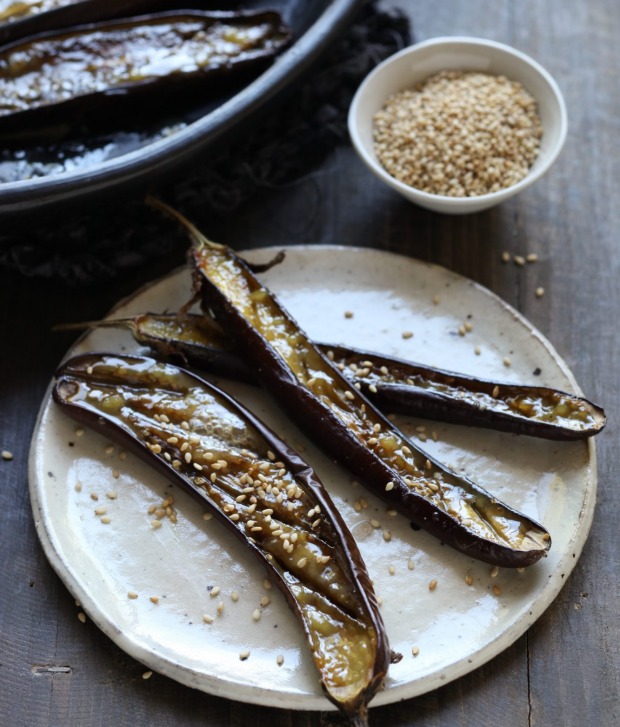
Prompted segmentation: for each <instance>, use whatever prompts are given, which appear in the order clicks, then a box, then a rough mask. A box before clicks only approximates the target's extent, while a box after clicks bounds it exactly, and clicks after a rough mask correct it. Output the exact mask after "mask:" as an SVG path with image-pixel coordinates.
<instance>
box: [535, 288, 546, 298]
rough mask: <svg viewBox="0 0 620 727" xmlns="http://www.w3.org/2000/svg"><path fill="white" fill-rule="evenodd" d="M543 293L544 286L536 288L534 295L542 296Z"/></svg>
mask: <svg viewBox="0 0 620 727" xmlns="http://www.w3.org/2000/svg"><path fill="white" fill-rule="evenodd" d="M544 294H545V289H544V288H536V293H535V295H536V297H537V298H542V297H543V295H544Z"/></svg>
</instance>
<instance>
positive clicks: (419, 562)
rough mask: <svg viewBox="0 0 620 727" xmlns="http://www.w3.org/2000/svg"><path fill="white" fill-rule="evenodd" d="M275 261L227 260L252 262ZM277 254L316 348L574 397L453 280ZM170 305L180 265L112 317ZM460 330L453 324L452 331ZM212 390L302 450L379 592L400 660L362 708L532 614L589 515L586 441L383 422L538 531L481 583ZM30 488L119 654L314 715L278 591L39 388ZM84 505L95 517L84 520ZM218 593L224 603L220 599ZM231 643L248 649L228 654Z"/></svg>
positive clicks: (558, 365)
mask: <svg viewBox="0 0 620 727" xmlns="http://www.w3.org/2000/svg"><path fill="white" fill-rule="evenodd" d="M276 252H277V250H275V249H262V250H254V251H251V252H249V253H247V256H248V258H249V259H250V260H252V261H253V262H265V261H267V260H269V259H270V258H271V257H272V256H273V255H274V254H275V253H276ZM286 252H287V254H286V258H285V260H284V262H283V263H282V264H280V265H278V266H276V267H274V268H272V269H271V270H270V271H269V272H267V273H266V274H264V276H262V277H263V279H264V280H265V282H266V284H267V285H268V286H269V287H271V289H272V290H274V291H276V292H277V293H278V295H279V297H280V299H281V301H282V302H283V303H284V305H285V306H286V307H287V308H288V309H289V310H290V312H291V313H292V314H293V316H294V317H295V318H296V319H297V320H298V321H299V322H300V324H301V325H302V326H303V327H304V328H305V329H306V331H307V332H308V333H309V334H310V335H311V336H312V337H314V338H316V339H318V340H322V341H331V342H334V343H346V344H349V345H354V346H357V347H360V348H366V349H368V350H375V351H380V352H383V353H385V354H393V355H397V356H400V357H402V358H407V359H412V360H417V361H420V362H422V363H426V364H432V365H435V366H439V367H441V368H451V369H455V370H456V369H458V370H460V371H464V372H467V373H470V374H477V375H479V376H481V377H484V378H494V379H498V380H507V381H512V382H518V383H527V382H532V381H535V382H536V383H538V384H541V385H549V386H553V387H556V388H561V389H565V390H570V391H573V392H577V393H579V389H578V387H577V385H576V383H575V381H574V379H573V377H572V375H571V373H570V371H569V370H568V368H567V367H566V365H565V364H564V363H563V361H562V360H561V359H560V357H559V356H558V354H557V353H556V352H555V351H554V349H553V348H552V346H551V345H550V344H549V343H548V342H547V341H546V340H545V339H544V338H543V337H542V336H541V335H540V333H538V332H537V331H536V330H535V329H534V328H533V327H532V326H531V325H530V324H529V323H528V322H527V321H525V320H524V319H523V318H522V316H520V315H519V314H518V313H517V312H516V311H514V310H513V309H511V308H510V307H509V306H508V305H506V304H505V303H504V302H502V301H501V300H500V299H499V298H497V297H496V296H495V295H493V294H492V293H490V292H489V291H488V290H486V289H484V288H482V287H480V286H479V285H476V284H475V283H473V282H471V281H469V280H466V279H464V278H462V277H459V276H458V275H455V274H453V273H451V272H449V271H447V270H445V269H443V268H440V267H437V266H434V265H430V264H426V263H422V262H419V261H416V260H413V259H410V258H406V257H401V256H397V255H392V254H389V253H385V252H379V251H375V250H363V249H354V248H338V247H312V246H310V247H294V248H290V249H288V250H287V251H286ZM189 297H190V275H189V272H188V271H187V270H180V271H177V272H174V273H172V274H171V275H169V276H168V277H166V278H164V279H162V280H159V281H157V282H155V283H153V284H151V285H150V286H147V287H146V288H144V289H142V290H140V291H138V292H137V293H136V294H135V295H134V296H133V297H131V298H130V299H128V300H126V301H124V302H123V303H122V304H120V305H119V307H117V308H116V310H115V311H114V312H113V316H114V317H118V316H126V315H130V314H132V313H140V312H144V311H164V310H175V309H177V308H178V307H179V306H181V305H182V304H183V303H185V302H186V301H187V299H188V298H189ZM466 321H468V322H469V323H470V324H471V326H468V328H471V331H469V332H467V333H466V334H465V335H460V334H459V328H461V327H462V326H463V324H464V323H465V322H466ZM409 333H413V335H412V336H409V335H408V334H409ZM403 334H404V335H403ZM87 350H108V351H110V350H111V351H117V352H118V351H129V352H134V351H141V350H142V349H141V348H140V347H139V346H138V345H137V344H135V342H134V341H133V339H132V338H131V337H130V336H129V334H128V333H127V332H124V331H118V330H114V329H100V330H96V331H93V332H92V333H90V334H88V335H86V336H85V337H84V338H83V339H82V340H81V341H80V343H79V344H78V345H77V346H76V347H75V349H74V350H73V351H71V353H77V352H82V351H87ZM507 358H509V359H510V362H511V364H510V366H506V364H505V362H504V361H505V359H507ZM220 383H221V385H222V386H223V387H224V388H226V389H227V390H228V391H230V392H232V393H233V394H234V395H236V396H237V397H238V398H239V399H240V400H242V401H243V402H244V403H245V404H246V405H247V406H249V407H250V408H251V409H253V410H254V411H255V412H256V413H257V414H258V415H259V416H260V417H261V418H263V419H264V420H266V421H267V423H268V424H270V425H271V426H272V428H273V429H274V430H275V431H276V432H277V433H278V434H279V435H280V436H282V437H283V438H284V439H285V440H287V441H288V442H289V443H291V444H292V445H293V446H295V447H296V448H298V449H299V450H301V451H302V452H303V453H304V456H305V457H306V458H307V460H308V461H309V462H310V463H311V464H312V465H313V466H314V468H315V469H316V471H317V473H318V474H319V476H320V478H321V479H322V481H323V483H324V484H325V485H326V487H327V488H328V490H329V491H330V493H331V495H332V497H333V499H334V500H335V502H336V503H337V505H338V506H339V508H340V510H341V512H342V514H343V516H344V518H345V520H346V521H347V523H348V525H349V527H350V528H351V530H352V532H353V534H354V535H355V538H356V540H357V542H358V544H359V546H360V549H361V551H362V555H363V556H364V558H365V561H366V564H367V566H368V570H369V572H370V576H371V578H373V580H374V583H375V588H376V590H377V593H378V595H379V596H380V598H381V599H382V613H383V617H384V620H385V624H386V627H387V631H388V635H389V638H390V642H391V645H392V648H393V649H394V650H396V651H399V652H401V653H402V654H403V659H402V660H401V661H400V662H399V663H398V664H394V665H393V666H391V667H390V671H389V675H388V678H387V681H386V684H385V689H384V690H383V691H382V692H380V693H379V694H378V695H377V696H376V698H375V700H374V702H373V704H377V705H379V704H386V703H389V702H395V701H398V700H402V699H406V698H409V697H413V696H416V695H419V694H422V693H424V692H427V691H429V690H432V689H435V688H436V687H438V686H440V685H442V684H445V683H447V682H448V681H450V680H452V679H455V678H456V677H459V676H461V675H463V674H465V673H467V672H469V671H471V670H473V669H475V668H476V667H478V666H480V665H481V664H483V663H484V662H486V661H487V660H488V659H490V658H491V657H493V656H495V655H496V654H498V653H499V652H501V651H502V650H503V649H505V648H507V647H508V646H509V645H510V644H512V643H513V642H514V641H515V640H516V639H517V638H518V637H519V636H520V635H521V634H522V633H523V632H524V631H525V630H526V629H527V628H528V627H529V626H530V625H531V624H532V623H533V622H534V621H535V620H536V618H537V617H538V616H540V615H541V613H542V612H543V611H544V610H545V609H546V608H547V606H548V605H549V604H550V603H551V601H552V600H553V599H554V598H555V596H556V595H557V593H558V591H559V590H560V588H561V587H562V584H563V583H564V581H565V579H566V577H567V576H568V574H569V573H570V571H571V570H572V568H573V567H574V565H575V563H576V562H577V558H578V556H579V554H580V552H581V548H582V546H583V543H584V541H585V539H586V536H587V533H588V530H589V527H590V523H591V519H592V514H593V508H594V503H595V493H596V459H595V449H594V444H593V443H592V442H591V441H590V442H549V441H542V440H536V439H532V438H530V437H524V436H517V435H508V434H502V433H495V432H489V431H486V430H476V429H472V428H466V427H459V426H454V425H448V424H435V423H432V422H423V421H420V420H414V419H408V418H405V417H398V418H397V423H398V424H399V425H400V426H401V427H402V429H403V431H404V432H405V433H406V434H408V435H409V436H410V437H411V439H412V440H414V441H415V442H416V443H417V444H418V445H420V446H421V447H423V448H426V449H427V450H428V451H429V452H431V453H432V454H433V455H434V456H435V457H437V458H438V459H440V460H441V461H443V462H445V463H446V464H448V465H449V466H450V467H452V468H453V469H455V470H456V471H459V472H463V473H465V474H467V475H468V476H469V477H470V478H472V479H474V480H476V481H478V482H479V483H480V484H482V485H483V486H485V487H486V488H487V489H488V490H489V491H490V492H492V493H493V494H496V495H497V496H498V497H499V498H500V499H503V500H505V501H506V502H508V503H510V504H512V505H513V506H516V507H517V508H518V509H520V510H522V511H524V512H525V513H526V514H527V515H529V516H531V517H533V518H534V519H536V520H539V521H540V522H542V523H543V524H544V525H545V526H546V527H547V528H548V529H549V531H550V532H551V536H552V540H553V544H552V547H551V551H550V553H549V556H548V557H547V558H545V559H544V560H543V561H542V562H539V563H537V564H536V565H534V566H532V567H530V568H528V569H526V570H524V571H522V572H518V571H515V570H508V569H502V570H500V571H499V572H495V571H494V570H493V569H491V568H490V567H489V566H488V565H485V564H482V563H478V562H476V561H474V560H472V559H470V558H468V557H466V556H464V555H462V554H460V553H457V552H455V551H453V550H451V549H450V548H449V547H447V546H442V544H441V543H439V542H438V541H437V540H434V539H433V538H432V537H430V536H429V535H427V534H426V533H425V532H423V531H414V530H413V529H412V528H411V527H410V525H409V523H408V522H407V520H406V519H405V518H403V517H402V516H400V515H399V516H393V515H391V514H390V513H389V512H387V511H386V507H385V505H384V504H383V503H382V502H381V501H379V500H378V499H376V498H375V497H374V496H373V495H371V494H369V493H368V492H367V491H366V490H365V489H364V488H363V487H362V485H360V484H358V483H356V482H354V481H352V478H351V476H350V475H349V474H348V473H347V472H346V471H344V470H343V469H341V468H339V467H337V466H336V465H334V464H333V463H332V462H330V460H329V459H328V458H326V457H325V456H324V455H323V454H322V453H321V452H320V451H318V450H317V449H316V448H315V447H314V446H313V445H312V444H311V443H310V442H308V441H307V440H306V439H305V437H304V436H303V435H302V434H301V433H300V431H299V430H297V429H296V428H295V427H294V426H293V425H292V424H291V423H289V422H288V421H287V420H286V419H285V418H284V416H283V414H282V413H281V412H280V411H279V410H278V409H276V407H275V406H274V404H273V403H272V402H271V401H270V399H269V397H268V396H267V395H266V394H264V393H263V392H261V391H260V390H258V389H254V388H252V387H250V386H247V385H241V384H233V383H231V382H227V381H221V382H220ZM30 492H31V499H32V505H33V510H34V516H35V520H36V526H37V531H38V534H39V537H40V539H41V542H42V543H43V547H44V549H45V552H46V554H47V556H48V558H49V560H50V562H51V563H52V565H53V567H54V568H55V569H56V571H57V572H58V574H59V575H60V577H61V578H62V579H63V581H64V582H65V584H66V585H67V587H68V588H69V590H70V591H71V593H72V594H73V596H74V597H75V598H76V599H78V600H79V602H80V603H81V607H82V608H83V609H84V611H85V612H86V613H87V614H88V616H89V617H90V618H91V619H92V620H93V621H94V622H95V623H96V624H97V625H98V626H99V628H101V629H102V630H103V631H104V632H105V633H106V634H107V635H108V636H109V637H110V638H111V639H113V640H114V641H115V642H116V643H117V644H118V645H119V646H120V647H121V648H123V649H124V650H125V651H126V652H128V653H129V654H131V655H132V656H133V657H135V658H136V659H138V660H139V661H141V662H143V663H144V664H146V665H148V666H149V667H150V668H151V669H154V670H156V671H158V672H161V673H163V674H166V675H167V676H169V677H172V678H173V679H176V680H177V681H179V682H182V683H184V684H187V685H189V686H192V687H196V688H198V689H202V690H204V691H206V692H209V693H212V694H217V695H220V696H224V697H228V698H231V699H243V700H244V701H248V702H252V703H258V704H265V705H273V706H278V707H284V708H289V709H329V708H330V705H329V703H328V702H327V700H326V699H325V698H324V697H323V696H322V694H321V692H320V689H319V684H318V679H317V675H316V673H315V671H314V667H313V665H312V662H311V659H310V657H309V654H308V652H307V648H306V645H305V642H304V639H303V637H302V634H301V633H300V629H299V628H298V624H297V622H296V620H295V619H294V617H293V616H292V614H291V613H290V612H289V610H288V608H287V606H286V604H285V602H284V599H283V598H282V597H281V595H280V593H279V592H278V591H277V590H276V589H273V590H271V589H269V590H266V588H265V584H264V579H265V572H263V571H262V570H261V568H260V566H259V565H258V564H257V562H256V561H255V559H254V558H253V557H251V556H250V554H249V552H246V551H245V550H244V549H243V547H242V545H241V544H239V543H238V542H237V540H236V538H232V537H230V536H229V534H228V533H227V532H225V530H224V529H223V528H222V527H221V526H220V525H219V524H217V523H216V522H215V521H214V520H205V519H203V510H202V509H201V507H200V506H199V505H198V504H197V503H196V502H195V501H194V500H192V499H191V498H190V497H189V496H185V494H184V493H183V492H181V491H180V490H178V488H176V487H173V486H171V485H170V484H168V483H167V482H166V481H165V480H164V479H163V478H161V477H160V476H159V475H158V474H157V473H155V472H154V471H152V470H151V469H149V468H148V467H147V466H146V465H145V464H143V463H142V462H139V461H137V460H136V459H134V458H132V457H129V456H128V457H125V455H124V453H122V452H121V451H120V450H119V449H118V447H112V446H110V445H109V443H108V442H107V441H106V440H105V439H103V438H101V437H100V436H99V435H96V434H94V433H91V432H88V431H87V432H82V431H81V430H79V429H76V425H75V423H74V422H72V421H71V420H69V419H68V418H66V417H65V416H64V415H63V414H62V413H61V412H60V411H59V410H58V409H57V408H56V406H55V405H54V404H53V403H52V402H51V400H50V398H49V396H48V397H46V400H45V401H44V403H43V406H42V409H41V413H40V418H39V421H38V424H37V427H36V430H35V433H34V438H33V442H32V451H31V470H30ZM169 494H172V495H173V496H174V510H175V513H176V517H177V522H176V523H173V522H171V521H170V519H169V518H164V520H163V521H162V527H160V528H158V529H153V528H152V527H151V524H150V523H151V521H152V519H153V516H152V515H150V514H149V508H150V507H152V506H154V505H158V504H159V503H161V501H162V500H163V499H164V498H165V497H167V495H169ZM110 495H111V496H113V497H114V499H111V497H110ZM102 506H104V507H105V508H106V509H107V513H106V514H107V517H109V518H110V522H109V523H107V524H104V523H103V522H102V521H101V511H99V514H97V513H96V510H97V509H98V508H100V507H102ZM371 521H378V523H379V526H378V527H376V525H377V523H376V522H371ZM386 531H389V533H390V534H391V539H386V535H385V534H386ZM468 576H469V577H471V585H468V582H466V578H467V577H468ZM432 580H434V581H436V582H437V586H436V588H435V589H434V590H430V589H429V583H430V582H431V581H432ZM467 581H470V578H467ZM214 586H219V587H220V592H219V595H217V596H212V595H211V594H212V593H213V587H214ZM234 591H236V592H237V593H238V600H233V598H231V594H232V593H233V592H234ZM130 592H133V594H137V598H131V597H129V596H128V594H129V593H130ZM266 594H268V595H269V597H270V603H269V604H268V605H267V606H263V607H260V608H261V618H260V620H259V621H258V622H257V621H255V620H253V618H252V613H253V612H254V610H255V609H256V608H257V607H259V604H260V601H261V598H262V597H263V596H264V595H266ZM151 597H158V599H159V600H158V602H156V603H154V602H153V601H151V600H150V599H151ZM155 600H156V599H155ZM218 611H219V614H220V615H217V614H218ZM203 614H209V615H212V616H214V621H213V623H212V624H206V623H204V621H203ZM414 647H416V649H415V651H416V653H417V656H414V655H413V654H414ZM245 650H249V651H250V657H249V658H248V659H246V660H241V659H240V658H239V654H240V653H241V652H243V651H245ZM418 650H419V651H418ZM278 655H282V656H283V657H284V662H283V664H282V665H281V666H279V665H278V662H277V657H278Z"/></svg>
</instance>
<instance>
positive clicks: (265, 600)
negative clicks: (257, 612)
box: [260, 596, 271, 608]
mask: <svg viewBox="0 0 620 727" xmlns="http://www.w3.org/2000/svg"><path fill="white" fill-rule="evenodd" d="M270 603H271V599H270V598H269V596H263V597H262V598H261V599H260V605H261V606H262V607H263V608H266V607H267V606H268V605H269V604H270Z"/></svg>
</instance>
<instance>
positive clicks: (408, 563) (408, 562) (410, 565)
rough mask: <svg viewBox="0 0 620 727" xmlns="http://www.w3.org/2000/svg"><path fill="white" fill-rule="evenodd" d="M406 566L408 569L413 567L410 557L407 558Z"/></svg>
mask: <svg viewBox="0 0 620 727" xmlns="http://www.w3.org/2000/svg"><path fill="white" fill-rule="evenodd" d="M407 568H408V569H409V570H413V569H414V568H415V564H414V562H413V560H412V559H411V558H409V560H408V561H407Z"/></svg>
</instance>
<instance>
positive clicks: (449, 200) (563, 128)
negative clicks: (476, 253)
mask: <svg viewBox="0 0 620 727" xmlns="http://www.w3.org/2000/svg"><path fill="white" fill-rule="evenodd" d="M450 45H469V46H471V47H475V48H480V49H484V48H493V49H494V50H498V51H500V52H503V53H506V54H507V55H509V56H512V57H514V58H517V59H518V60H519V61H521V62H522V63H524V64H526V65H527V66H529V67H530V68H532V69H533V70H534V71H535V72H536V73H538V75H539V76H540V77H541V78H542V79H543V80H544V81H545V82H546V83H547V85H548V86H549V88H550V90H551V92H552V96H553V98H554V99H555V101H556V103H557V107H558V111H559V125H558V133H557V138H556V140H555V142H554V144H553V146H552V147H551V150H550V152H549V153H548V154H547V156H546V158H545V161H544V163H543V164H541V165H539V167H538V168H537V169H534V168H531V169H530V171H528V173H527V174H526V175H525V177H523V178H522V179H520V180H519V181H518V182H515V184H512V185H510V186H509V187H504V188H503V189H499V190H497V191H496V192H487V193H486V194H479V195H474V196H470V197H453V196H449V195H443V194H433V193H431V192H425V191H423V190H421V189H417V188H416V187H412V186H411V185H409V184H405V183H404V182H401V181H400V180H398V179H396V177H393V176H392V175H391V174H390V173H389V172H387V171H386V170H385V169H384V168H383V167H382V166H381V164H379V162H378V161H377V160H376V159H375V158H374V157H373V156H372V155H371V154H370V153H369V152H368V150H367V148H366V145H365V144H364V142H363V141H362V140H361V137H360V134H359V131H358V125H357V110H358V108H359V106H360V103H361V101H362V99H363V98H364V96H365V93H366V91H367V89H368V86H369V85H370V82H371V81H372V80H373V79H374V78H375V77H376V76H378V75H379V74H381V73H382V72H383V71H384V70H385V69H386V68H387V67H388V66H390V65H392V64H393V63H395V62H397V61H398V60H400V59H401V58H403V57H406V56H409V55H412V54H415V53H417V52H419V51H422V50H424V49H426V48H432V47H434V46H443V47H446V46H450ZM535 100H536V101H537V103H538V99H535ZM347 125H348V129H349V136H350V138H351V141H352V143H353V146H354V147H355V149H356V151H357V153H358V154H359V155H360V156H361V158H362V159H363V160H364V161H365V162H366V164H367V165H368V166H369V167H370V168H371V169H372V170H373V171H374V172H375V173H376V174H377V175H378V176H379V177H380V178H381V179H383V181H385V182H387V183H388V184H389V185H390V186H392V187H394V188H395V189H398V190H400V191H402V192H405V193H406V194H407V195H415V196H418V197H419V199H420V200H424V201H427V202H429V203H431V202H432V203H442V204H446V205H454V206H457V205H458V206H461V207H462V206H465V205H467V206H475V205H479V204H484V203H485V202H486V203H488V202H496V201H497V202H499V201H501V200H502V199H503V198H505V197H509V196H513V195H515V194H517V193H518V192H520V191H521V190H522V189H525V188H526V187H529V186H530V185H531V184H533V183H534V182H535V181H536V180H538V179H540V177H542V176H543V175H544V174H545V173H546V172H547V171H548V170H549V169H550V167H551V166H552V165H553V163H554V162H555V160H556V159H557V158H558V156H559V154H560V152H561V151H562V148H563V146H564V142H565V141H566V136H567V133H568V115H567V111H566V102H565V100H564V96H563V94H562V91H561V90H560V87H559V85H558V83H557V81H556V80H555V79H554V78H553V76H552V75H551V74H550V73H549V71H547V69H546V68H544V66H542V65H541V64H540V63H539V62H538V61H537V60H535V59H534V58H532V57H531V56H529V55H528V54H527V53H524V52H523V51H521V50H519V49H518V48H514V47H513V46H510V45H507V44H506V43H501V42H499V41H496V40H491V39H488V38H478V37H475V36H464V35H445V36H438V37H435V38H428V39H426V40H422V41H420V42H418V43H414V44H412V45H409V46H407V47H406V48H403V49H402V50H400V51H398V52H396V53H394V54H393V55H391V56H389V57H388V58H386V59H385V60H384V61H382V62H381V63H379V65H377V66H376V67H375V68H374V69H373V70H372V71H371V72H370V73H369V74H368V75H367V76H366V77H365V78H364V80H363V81H362V83H361V84H360V85H359V87H358V89H357V91H356V93H355V95H354V97H353V100H352V101H351V105H350V107H349V114H348V118H347Z"/></svg>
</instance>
